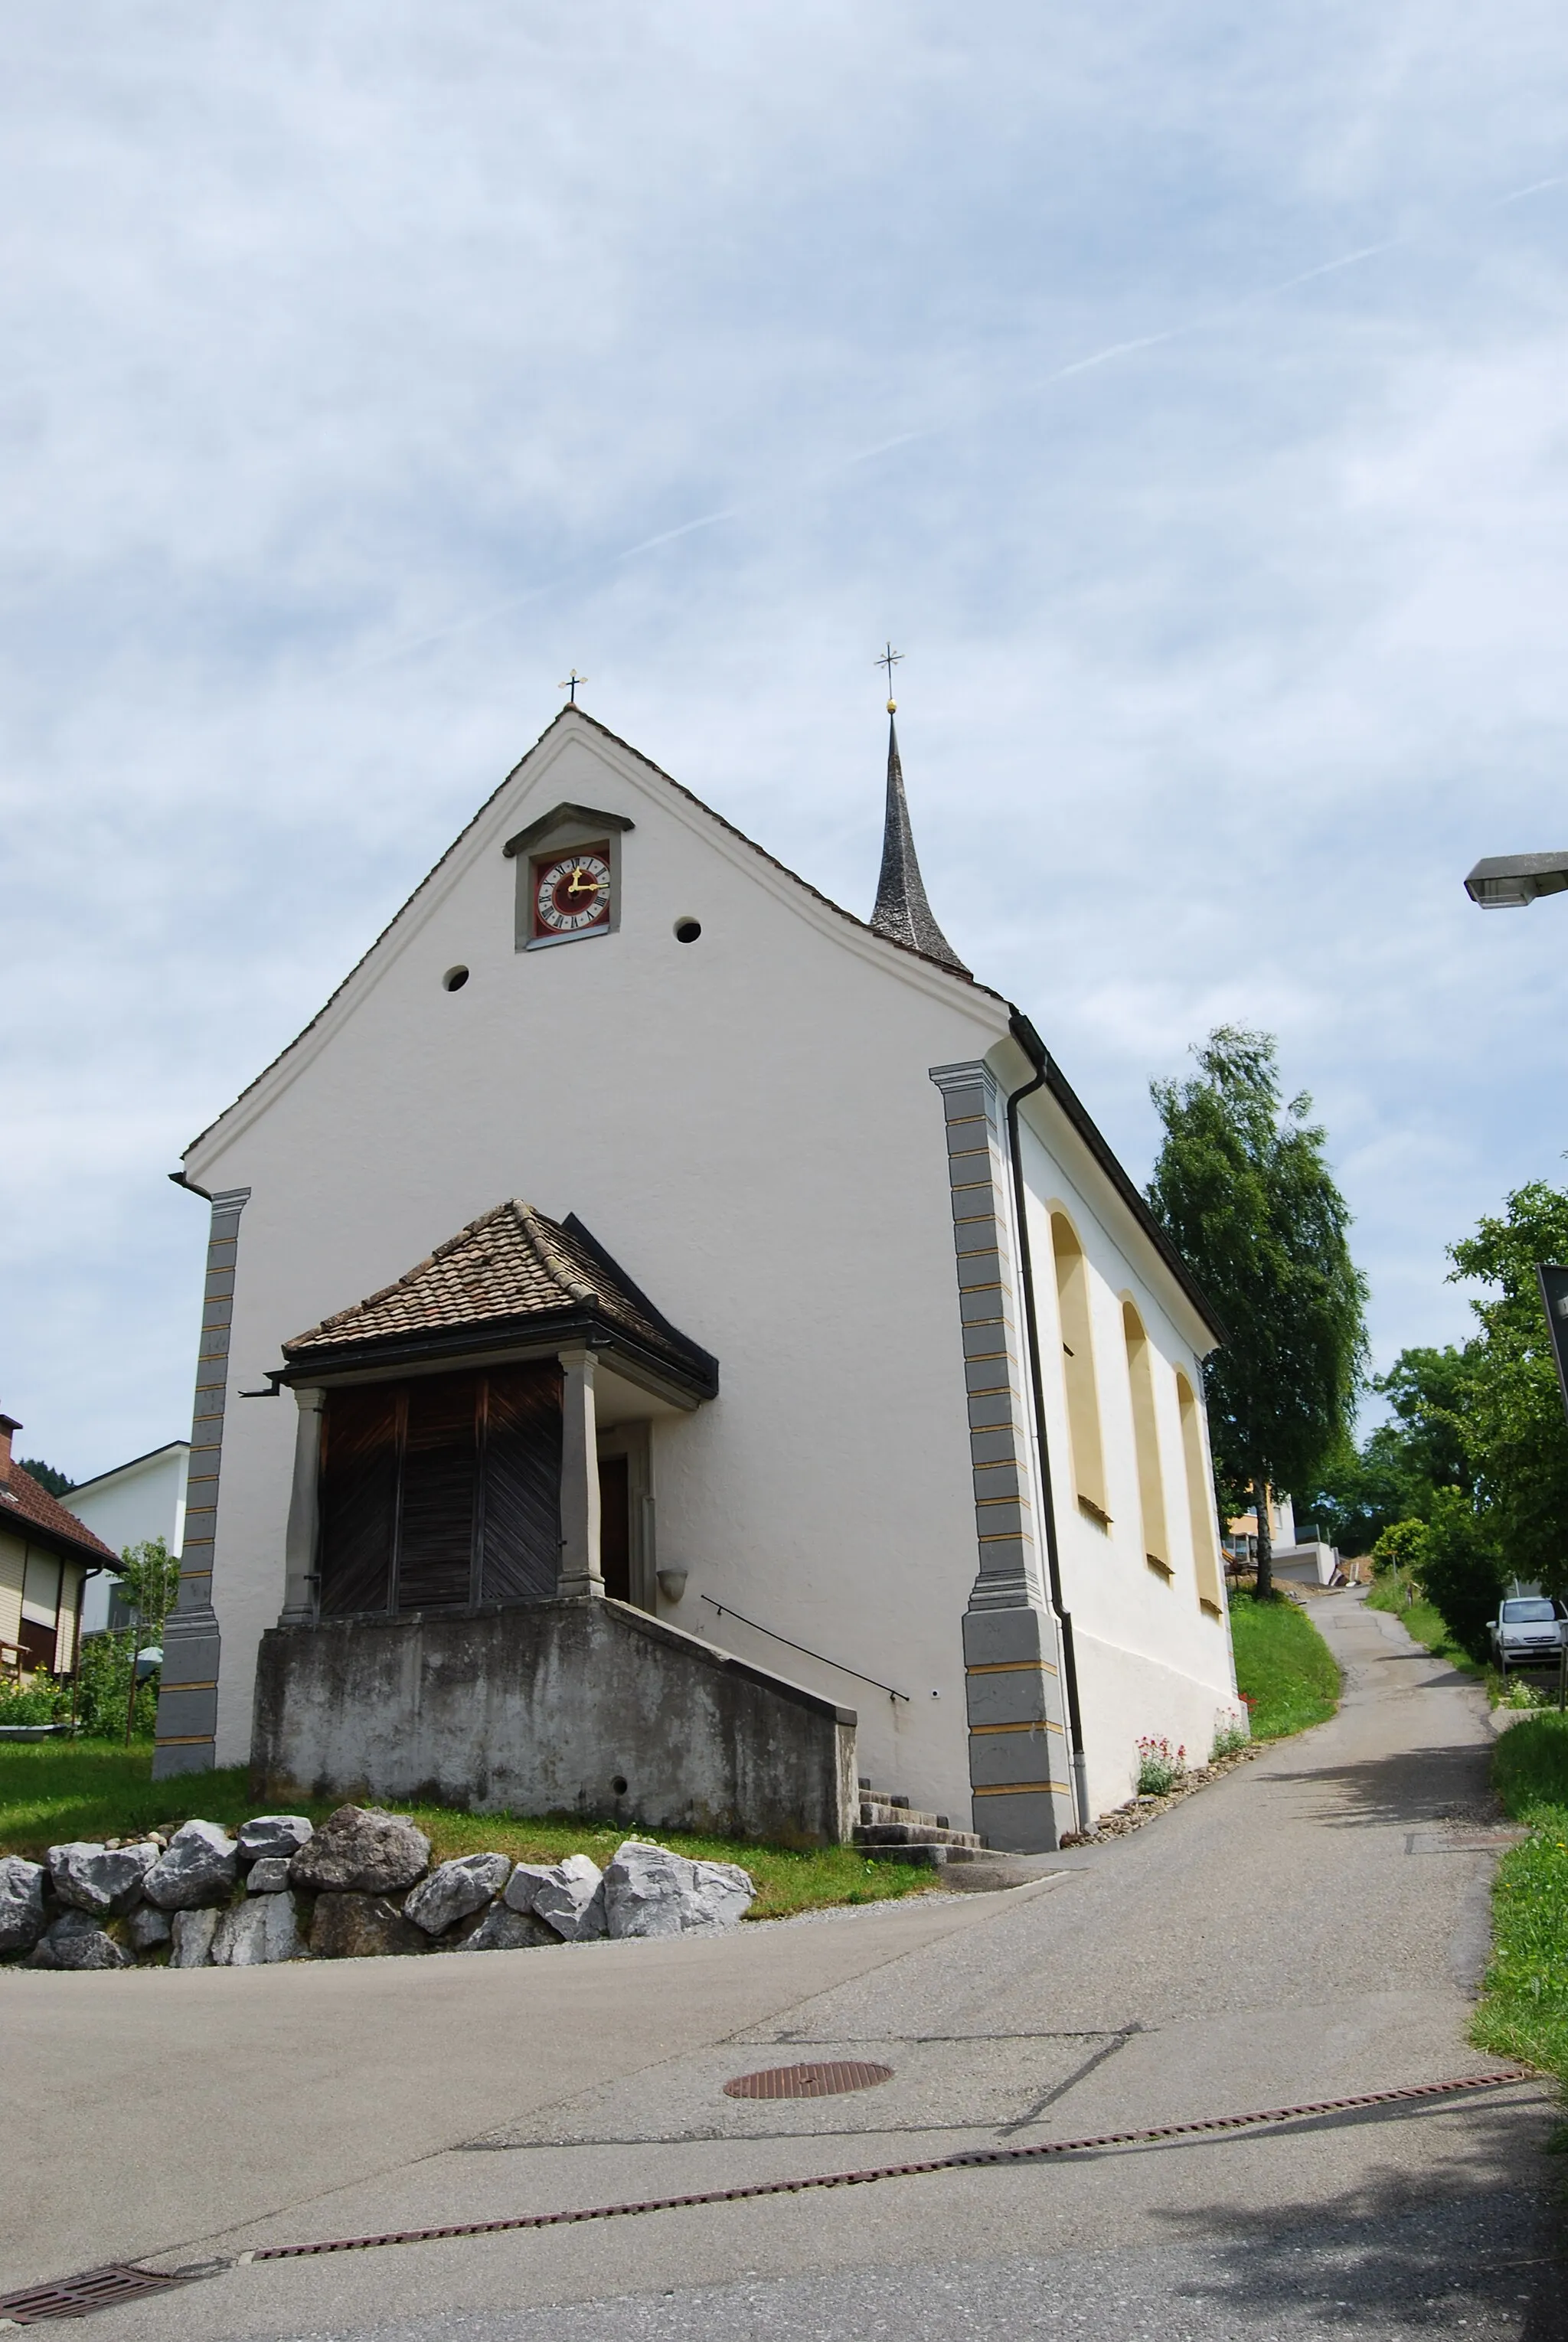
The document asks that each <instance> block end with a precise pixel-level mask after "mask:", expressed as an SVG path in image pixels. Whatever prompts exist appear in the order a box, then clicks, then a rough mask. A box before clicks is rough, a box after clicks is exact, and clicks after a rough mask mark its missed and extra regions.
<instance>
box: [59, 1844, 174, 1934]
mask: <svg viewBox="0 0 1568 2342" xmlns="http://www.w3.org/2000/svg"><path fill="white" fill-rule="evenodd" d="M157 1858H158V1849H157V1847H155V1846H152V1845H150V1844H148V1843H147V1842H146V1841H145V1840H144V1841H143V1842H141V1843H140V1844H138V1845H135V1846H116V1847H106V1846H99V1845H97V1844H95V1842H94V1841H93V1840H91V1839H89V1838H74V1839H73V1840H72V1841H71V1843H70V1844H69V1845H68V1846H52V1847H50V1848H49V1877H50V1878H51V1879H52V1880H53V1881H54V1887H55V1894H56V1895H57V1896H58V1897H59V1898H60V1900H61V1902H62V1903H67V1904H69V1905H70V1907H71V1908H72V1909H73V1910H74V1911H90V1912H91V1913H92V1914H93V1916H94V1917H95V1918H99V1919H108V1918H112V1917H115V1915H116V1914H117V1913H118V1912H121V1911H128V1910H129V1909H130V1907H131V1906H132V1904H133V1903H136V1902H139V1901H140V1900H141V1897H142V1891H143V1887H144V1885H145V1880H146V1877H147V1874H148V1872H149V1871H150V1870H151V1869H152V1867H153V1865H154V1864H155V1862H156V1860H157Z"/></svg>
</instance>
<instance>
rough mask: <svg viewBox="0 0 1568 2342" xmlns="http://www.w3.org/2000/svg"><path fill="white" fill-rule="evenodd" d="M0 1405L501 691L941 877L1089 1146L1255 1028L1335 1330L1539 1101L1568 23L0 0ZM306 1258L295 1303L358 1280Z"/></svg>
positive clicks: (1150, 0)
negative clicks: (1305, 1177) (1364, 1279)
mask: <svg viewBox="0 0 1568 2342" xmlns="http://www.w3.org/2000/svg"><path fill="white" fill-rule="evenodd" d="M0 53H3V54H4V55H5V60H6V70H5V75H4V77H3V79H0V255H3V265H0V346H3V347H4V349H5V353H6V355H5V363H4V366H3V368H0V608H3V610H4V624H3V626H0V871H3V893H0V906H3V909H0V1000H3V1002H4V1016H3V1017H0V1052H3V1057H0V1085H3V1087H0V1133H3V1136H0V1305H3V1326H0V1332H3V1346H0V1361H3V1368H4V1378H3V1382H0V1406H3V1407H4V1408H5V1410H6V1411H8V1412H9V1413H11V1414H13V1415H15V1416H20V1417H21V1419H22V1421H23V1423H24V1426H25V1428H24V1431H23V1433H22V1435H21V1436H20V1439H19V1441H18V1451H19V1453H21V1454H22V1455H25V1456H27V1455H32V1456H43V1457H45V1459H46V1460H48V1461H49V1462H51V1463H54V1464H55V1465H56V1466H58V1467H59V1468H61V1469H63V1470H65V1471H66V1472H68V1473H70V1474H71V1476H73V1477H75V1478H84V1477H86V1476H90V1475H93V1474H95V1473H97V1472H100V1471H103V1470H105V1469H107V1468H109V1467H110V1466H113V1465H115V1464H116V1463H118V1462H121V1461H123V1460H125V1458H126V1457H128V1456H133V1455H135V1454H138V1453H140V1452H142V1451H144V1450H145V1449H146V1448H149V1447H152V1446H156V1445H159V1444H161V1443H162V1442H163V1441H165V1440H166V1439H170V1438H175V1437H183V1436H185V1434H186V1432H187V1429H188V1425H189V1416H190V1402H191V1386H192V1379H193V1368H194V1358H195V1334H196V1327H197V1322H198V1317H199V1305H200V1281H201V1272H202V1264H203V1256H204V1248H205V1219H206V1215H205V1206H203V1205H201V1204H200V1202H199V1201H197V1200H196V1199H195V1198H193V1197H192V1196H188V1195H185V1194H183V1193H182V1192H181V1191H180V1190H179V1189H177V1188H176V1187H175V1186H171V1185H170V1184H169V1182H168V1180H167V1177H166V1174H167V1173H168V1172H169V1171H170V1170H171V1169H173V1168H174V1167H175V1165H176V1164H177V1162H178V1160H179V1156H180V1154H181V1151H182V1149H183V1148H184V1147H185V1146H186V1145H187V1144H188V1142H189V1141H190V1139H191V1138H192V1137H193V1136H195V1133H196V1132H197V1131H198V1130H200V1129H201V1128H202V1127H203V1126H205V1125H206V1124H207V1123H208V1122H210V1121H211V1120H212V1119H213V1117H214V1116H215V1115H216V1114H217V1113H219V1112H220V1111H221V1110H222V1108H223V1107H224V1106H225V1105H226V1104H227V1103H228V1101H229V1100H230V1099H231V1098H232V1097H233V1096H235V1094H236V1092H237V1091H238V1090H239V1089H240V1088H241V1087H243V1086H244V1085H245V1083H246V1082H247V1081H248V1080H249V1079H250V1078H251V1077H252V1076H254V1075H255V1073H256V1072H257V1071H258V1070H259V1069H260V1067H261V1066H263V1065H265V1063H266V1062H267V1061H268V1060H269V1059H270V1058H271V1057H272V1056H274V1055H275V1053H276V1052H277V1050H278V1049H279V1048H280V1047H281V1046H284V1045H285V1043H286V1041H287V1040H288V1039H289V1038H290V1037H291V1036H292V1035H293V1034H294V1033H295V1032H296V1031H297V1030H298V1029H299V1027H300V1026H302V1025H303V1024H304V1023H305V1021H306V1020H307V1019H308V1018H309V1017H310V1016H312V1015H313V1014H314V1012H315V1009H316V1008H317V1007H318V1006H320V1005H321V1003H322V1001H323V1000H324V999H325V996H326V995H327V994H328V993H329V992H330V991H331V990H332V988H333V987H334V986H335V984H336V983H337V982H338V981H339V979H340V978H341V976H343V975H344V973H345V971H346V970H347V968H348V967H349V966H351V965H352V964H353V962H354V961H355V959H356V958H357V957H358V956H359V955H360V953H361V952H362V951H363V950H364V948H365V946H366V944H367V943H368V942H369V941H370V939H371V938H372V937H373V936H375V934H376V932H377V931H378V930H379V929H380V927H381V926H383V925H384V924H385V921H386V919H387V918H388V917H389V916H391V915H392V913H393V912H394V910H395V908H396V907H397V906H398V905H399V904H400V903H401V902H402V901H403V900H404V898H405V896H407V895H408V894H409V893H410V892H411V891H412V889H413V887H414V885H415V884H416V883H417V882H418V880H419V879H420V877H421V876H423V875H424V872H425V870H426V869H427V868H428V867H429V866H430V865H431V864H432V863H433V862H434V860H435V858H436V856H438V855H439V854H440V853H441V852H442V850H443V849H444V846H446V845H447V844H448V843H449V842H450V840H451V838H452V837H453V836H454V835H455V833H456V832H457V831H458V830H459V829H460V828H461V826H463V825H464V822H466V820H467V819H468V818H469V816H471V814H472V813H473V811H474V808H475V807H476V806H478V805H479V804H480V802H481V801H482V800H483V799H484V797H485V796H487V795H488V794H489V793H490V791H491V790H492V789H493V788H494V786H495V784H496V783H497V781H498V780H499V779H500V778H501V776H503V775H504V773H505V772H506V771H507V770H508V769H509V768H510V766H512V765H513V764H514V762H515V761H516V759H517V757H518V756H520V755H521V754H522V753H523V752H524V750H525V749H526V748H527V747H528V746H530V745H531V743H532V742H533V741H534V738H535V737H536V736H538V734H539V733H540V732H541V731H542V730H543V729H544V726H545V725H546V724H547V723H548V722H549V721H550V720H551V718H552V716H553V715H554V710H555V708H556V706H558V705H559V703H560V693H559V690H558V687H557V686H558V681H559V678H560V677H562V676H564V675H566V674H567V672H568V671H569V669H570V668H571V667H573V666H576V667H577V668H579V669H581V670H582V672H583V673H584V675H586V676H587V677H588V678H589V680H588V683H587V686H586V687H585V689H584V693H583V701H584V706H586V707H587V708H588V710H589V712H590V713H591V714H593V715H594V716H597V717H599V718H600V719H601V720H602V721H603V722H604V723H605V724H607V725H608V726H610V727H611V728H612V730H614V731H615V732H617V733H619V734H620V735H622V736H624V738H626V739H627V740H629V741H631V742H632V743H633V745H634V746H636V747H637V748H639V749H640V750H642V751H643V752H644V754H645V755H647V756H651V757H652V758H653V759H654V761H655V762H656V763H658V764H660V765H662V766H664V769H665V770H666V771H668V772H670V773H672V774H674V776H675V777H676V778H677V779H679V780H681V781H683V782H684V783H685V784H686V786H689V787H691V788H693V789H694V790H695V791H696V792H697V793H698V794H699V795H700V796H703V797H704V798H705V799H706V800H707V801H708V802H709V803H710V804H711V805H713V806H714V807H715V808H716V809H717V810H718V811H720V812H721V813H723V814H724V815H725V816H727V817H728V818H729V819H731V820H732V821H734V822H735V823H737V824H738V825H739V826H741V827H742V828H744V830H746V831H747V832H748V833H749V834H750V835H752V836H754V837H755V838H757V839H758V840H759V842H761V843H762V844H764V846H767V847H768V848H769V849H770V851H772V852H773V853H774V854H776V855H777V856H779V857H780V858H781V859H782V860H783V861H784V862H786V863H787V864H789V865H790V866H791V867H793V868H794V869H796V870H798V871H800V872H801V873H802V875H803V876H805V877H807V878H809V879H810V880H811V881H812V882H813V884H814V885H815V886H819V887H820V888H822V889H823V891H824V892H825V893H827V894H829V895H831V896H833V897H834V899H835V900H837V901H839V902H841V903H843V904H844V905H845V906H847V907H848V908H850V909H853V910H856V911H858V912H860V913H862V914H863V915H864V913H866V912H867V911H868V910H869V908H870V905H871V902H872V900H873V897H874V891H875V883H876V873H877V862H878V856H879V850H880V837H881V815H882V789H883V758H884V739H885V717H884V715H883V713H882V704H883V698H884V682H883V678H882V676H881V675H880V674H879V673H878V671H877V669H876V667H875V665H874V660H875V657H876V654H877V653H878V651H879V650H880V649H881V648H882V646H883V644H884V641H886V640H888V639H890V638H891V640H892V641H893V642H894V645H895V646H897V647H898V648H899V649H900V650H902V651H903V652H904V664H903V666H901V667H900V669H899V671H898V686H897V687H898V698H899V727H900V739H901V745H902V748H903V756H904V773H905V777H906V780H907V783H908V787H909V794H910V800H911V806H912V812H913V817H914V829H915V836H916V840H917V844H918V846H919V851H920V854H921V858H922V862H923V866H924V872H925V876H926V881H927V886H928V889H929V892H930V895H931V898H932V902H933V906H934V909H935V912H936V915H937V917H938V919H939V920H940V921H941V923H942V925H943V926H944V929H945V931H946V933H947V934H948V936H950V937H951V939H952V940H953V942H954V946H956V947H957V949H958V950H959V951H960V953H961V954H962V955H963V956H964V959H965V960H966V961H967V962H968V963H969V964H970V965H971V966H973V967H974V971H975V973H976V974H977V975H978V976H981V977H983V978H984V980H985V981H986V982H987V983H989V984H992V985H993V986H995V987H997V988H998V989H999V990H1001V991H1003V992H1004V993H1005V994H1007V995H1008V996H1010V997H1011V998H1013V999H1014V1000H1015V1001H1017V1002H1018V1003H1019V1004H1020V1005H1021V1006H1023V1007H1024V1009H1025V1010H1026V1011H1027V1012H1028V1013H1029V1014H1030V1015H1031V1016H1033V1018H1034V1022H1035V1024H1036V1025H1037V1026H1038V1027H1039V1029H1040V1031H1041V1032H1042V1033H1043V1034H1044V1036H1045V1038H1046V1040H1047V1042H1048V1043H1049V1045H1050V1046H1051V1048H1052V1050H1053V1051H1054V1055H1055V1056H1057V1058H1058V1059H1059V1061H1060V1062H1061V1064H1062V1065H1063V1066H1064V1070H1065V1071H1066V1073H1067V1075H1068V1076H1069V1078H1070V1079H1071V1080H1072V1081H1073V1083H1074V1086H1076V1087H1077V1089H1078V1090H1079V1092H1080V1094H1081V1095H1082V1096H1083V1097H1084V1100H1085V1102H1086V1103H1087V1104H1088V1106H1090V1108H1091V1111H1092V1112H1093V1113H1094V1115H1095V1116H1096V1117H1097V1119H1098V1120H1099V1121H1100V1123H1101V1125H1102V1126H1103V1128H1104V1130H1105V1132H1106V1134H1107V1136H1109V1137H1110V1139H1111V1141H1112V1143H1113V1144H1114V1146H1115V1147H1116V1148H1117V1150H1118V1152H1119V1153H1120V1155H1121V1156H1122V1157H1123V1160H1124V1162H1125V1163H1126V1165H1127V1166H1128V1168H1129V1169H1130V1170H1131V1172H1132V1173H1133V1175H1134V1177H1135V1178H1137V1179H1138V1180H1139V1182H1140V1183H1142V1182H1143V1181H1144V1179H1145V1178H1146V1177H1147V1176H1148V1172H1149V1169H1150V1167H1151V1165H1152V1163H1153V1159H1154V1151H1155V1148H1156V1146H1157V1144H1158V1138H1159V1126H1158V1123H1157V1120H1156V1117H1155V1116H1154V1110H1153V1107H1152V1106H1151V1104H1150V1099H1149V1092H1148V1085H1149V1082H1150V1079H1151V1077H1153V1076H1169V1075H1172V1074H1180V1073H1181V1072H1182V1071H1183V1068H1184V1067H1185V1066H1189V1065H1190V1059H1189V1057H1188V1054H1187V1053H1188V1052H1189V1050H1190V1049H1191V1048H1192V1046H1193V1045H1194V1044H1195V1043H1198V1042H1201V1041H1202V1039H1203V1036H1204V1035H1205V1034H1206V1033H1207V1032H1208V1031H1209V1030H1210V1029H1211V1028H1212V1027H1213V1026H1215V1025H1218V1024H1221V1023H1240V1024H1243V1025H1247V1026H1256V1027H1262V1028H1263V1029H1266V1030H1268V1031H1270V1032H1272V1033H1273V1034H1275V1035H1276V1036H1278V1042H1279V1048H1280V1055H1281V1061H1282V1067H1283V1077H1284V1080H1285V1083H1286V1086H1287V1089H1289V1090H1291V1091H1294V1090H1297V1089H1305V1090H1308V1091H1310V1092H1311V1094H1312V1096H1313V1100H1314V1104H1315V1109H1316V1113H1317V1115H1318V1116H1319V1118H1320V1119H1321V1120H1322V1122H1323V1124H1324V1126H1326V1129H1327V1132H1328V1148H1329V1154H1330V1157H1331V1159H1332V1161H1333V1166H1334V1169H1335V1172H1336V1176H1338V1178H1339V1181H1340V1184H1341V1186H1343V1190H1344V1193H1345V1195H1346V1196H1347V1198H1348V1200H1349V1202H1350V1205H1351V1208H1352V1210H1353V1214H1354V1220H1355V1226H1354V1230H1353V1242H1354V1246H1355V1249H1356V1252H1357V1256H1358V1258H1359V1259H1360V1261H1361V1262H1362V1264H1363V1266H1364V1268H1365V1270H1366V1273H1367V1275H1368V1276H1369V1278H1370V1280H1371V1287H1372V1302H1371V1327H1372V1336H1373V1353H1374V1363H1375V1364H1376V1365H1377V1366H1379V1367H1383V1366H1386V1365H1387V1364H1388V1363H1389V1362H1390V1360H1391V1359H1392V1358H1393V1356H1394V1355H1395V1353H1396V1352H1397V1351H1398V1350H1399V1349H1401V1348H1402V1347H1403V1346H1405V1345H1407V1344H1410V1343H1415V1342H1439V1341H1447V1340H1451V1339H1455V1338H1462V1337H1463V1333H1464V1330H1465V1326H1466V1320H1467V1306H1466V1300H1465V1296H1464V1293H1463V1290H1462V1289H1461V1288H1458V1287H1456V1286H1453V1285H1452V1284H1450V1283H1447V1282H1445V1275H1446V1270H1447V1266H1448V1264H1447V1262H1446V1259H1445V1256H1444V1247H1445V1246H1447V1245H1448V1244H1449V1243H1451V1242H1453V1240H1454V1239H1455V1238H1457V1237H1458V1236H1462V1235H1463V1234H1464V1233H1465V1232H1466V1231H1467V1230H1468V1229H1469V1228H1471V1227H1472V1226H1473V1225H1474V1222H1475V1220H1476V1218H1477V1217H1478V1216H1479V1215H1481V1214H1482V1213H1483V1212H1487V1211H1491V1210H1493V1209H1495V1208H1497V1207H1498V1206H1499V1205H1500V1204H1501V1202H1502V1199H1503V1196H1505V1195H1506V1193H1507V1192H1508V1191H1509V1189H1510V1188H1511V1187H1513V1186H1518V1185H1520V1184H1521V1183H1522V1182H1523V1181H1524V1180H1527V1179H1533V1178H1549V1179H1562V1178H1563V1177H1565V1176H1568V1174H1565V1173H1564V1170H1563V1153H1564V1149H1565V1148H1568V1111H1565V1098H1564V1073H1565V1070H1568V1066H1565V1059H1568V1033H1565V1027H1564V1008H1565V1006H1568V997H1565V995H1568V979H1565V976H1564V969H1565V967H1568V924H1565V922H1568V903H1558V902H1553V901H1550V900H1549V901H1546V902H1543V903H1538V904H1536V905H1535V906H1533V907H1532V908H1531V909H1530V910H1528V911H1526V912H1522V913H1521V912H1514V913H1503V912H1500V913H1494V914H1485V915H1483V914H1482V913H1480V912H1478V911H1476V910H1475V909H1474V908H1473V906H1471V905H1470V904H1469V902H1468V901H1467V899H1466V897H1465V896H1464V894H1463V886H1462V881H1463V875H1464V873H1465V871H1466V870H1467V869H1468V868H1469V867H1470V866H1471V864H1472V863H1473V861H1474V860H1475V859H1476V858H1477V857H1478V856H1481V855H1483V854H1490V853H1504V852H1512V851H1523V850H1528V849H1535V848H1543V847H1550V846H1557V845H1561V844H1563V843H1564V841H1565V838H1568V809H1564V808H1563V806H1562V797H1563V786H1562V776H1563V761H1564V742H1565V739H1568V657H1565V656H1564V650H1563V643H1564V617H1565V615H1568V612H1565V599H1568V596H1565V591H1564V589H1565V586H1568V409H1565V406H1564V396H1563V385H1564V379H1565V371H1568V324H1565V298H1564V296H1565V294H1568V42H1565V40H1564V35H1563V25H1562V16H1561V9H1560V6H1553V5H1547V0H1492V5H1490V6H1489V7H1488V8H1487V9H1486V10H1484V11H1480V10H1477V9H1475V8H1474V7H1473V6H1472V5H1459V0H1384V5H1376V6H1373V7H1371V8H1369V7H1368V6H1366V5H1365V0H1356V5H1348V4H1347V5H1340V0H1314V5H1310V6H1309V5H1297V0H1275V5H1272V6H1271V7H1269V8H1267V9H1266V10H1259V9H1257V8H1255V7H1250V6H1243V5H1222V0H1180V5H1163V0H1127V5H1124V6H1122V7H1119V8H1116V9H1105V8H1089V7H1084V6H1080V7H1065V6H1061V5H1055V6H1042V5H1040V0H990V5H988V6H987V7H986V8H984V10H974V11H960V10H955V9H954V8H952V7H951V6H949V5H934V4H933V0H896V5H894V0H857V4H856V5H855V6H854V7H853V8H846V7H844V5H842V0H838V5H822V0H787V5H784V0H746V5H745V6H744V7H743V8H737V7H735V6H734V5H733V0H732V4H731V5H721V0H661V5H660V6H659V7H658V8H656V9H650V8H648V7H646V6H645V5H641V0H594V5H580V6H578V7H575V8H572V9H566V8H563V7H560V6H554V7H546V6H544V5H532V4H531V0H487V5H476V0H441V5H440V6H439V7H437V6H434V5H428V0H427V5H424V6H423V7H419V6H414V5H405V4H404V0H308V5H306V0H269V5H267V6H265V8H264V7H261V6H259V5H249V6H246V5H233V6H229V7H225V8H223V9H216V8H214V7H213V6H211V5H210V0H199V4H198V0H147V5H143V6H141V7H138V8H136V9H135V10H126V9H125V8H124V7H123V6H120V5H110V0H75V5H73V6H72V7H71V8H69V9H57V10H39V9H36V8H34V7H31V6H23V5H17V0H0ZM343 1298H344V1300H345V1301H347V1300H351V1299H353V1298H355V1296H352V1295H345V1296H343Z"/></svg>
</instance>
